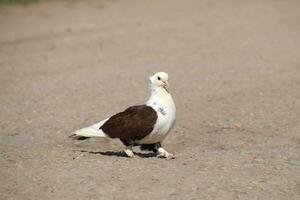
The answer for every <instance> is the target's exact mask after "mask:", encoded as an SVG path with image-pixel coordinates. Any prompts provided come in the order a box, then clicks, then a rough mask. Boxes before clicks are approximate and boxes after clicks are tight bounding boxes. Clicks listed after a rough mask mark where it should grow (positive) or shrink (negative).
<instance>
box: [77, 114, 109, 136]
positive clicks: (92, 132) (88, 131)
mask: <svg viewBox="0 0 300 200" xmlns="http://www.w3.org/2000/svg"><path fill="white" fill-rule="evenodd" d="M108 119H109V118H107V119H105V120H102V121H101V122H99V123H96V124H93V125H92V126H89V127H85V128H82V129H79V130H77V131H75V133H74V135H73V136H72V137H74V138H77V137H78V138H80V137H106V134H105V133H104V132H103V131H102V130H101V129H99V128H100V127H101V126H102V125H103V124H104V123H105V122H106V121H107V120H108Z"/></svg>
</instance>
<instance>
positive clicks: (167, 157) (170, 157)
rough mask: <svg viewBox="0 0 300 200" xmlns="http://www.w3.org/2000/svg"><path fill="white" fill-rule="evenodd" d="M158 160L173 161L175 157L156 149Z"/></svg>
mask: <svg viewBox="0 0 300 200" xmlns="http://www.w3.org/2000/svg"><path fill="white" fill-rule="evenodd" d="M157 157H158V158H165V159H167V160H171V159H175V156H174V155H173V154H172V153H169V152H167V151H166V150H164V149H163V148H161V147H160V148H158V155H157Z"/></svg>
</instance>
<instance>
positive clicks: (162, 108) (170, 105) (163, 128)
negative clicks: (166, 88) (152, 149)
mask: <svg viewBox="0 0 300 200" xmlns="http://www.w3.org/2000/svg"><path fill="white" fill-rule="evenodd" d="M147 105H149V106H151V107H152V108H153V109H154V110H155V111H156V112H157V121H156V124H155V126H154V128H153V131H152V132H151V134H150V135H148V136H146V137H145V138H143V139H142V140H140V141H139V143H140V144H150V143H155V142H161V141H163V140H164V138H165V137H166V136H167V134H168V133H169V131H170V129H171V128H172V127H173V125H174V121H175V114H176V108H175V104H174V102H173V100H172V98H171V99H167V101H166V100H165V99H161V98H153V99H152V101H151V100H150V101H149V102H148V103H147Z"/></svg>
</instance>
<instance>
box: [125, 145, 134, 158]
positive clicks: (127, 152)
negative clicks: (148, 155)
mask: <svg viewBox="0 0 300 200" xmlns="http://www.w3.org/2000/svg"><path fill="white" fill-rule="evenodd" d="M132 146H133V145H129V146H127V147H126V149H125V150H124V152H125V154H126V155H127V156H128V157H129V158H133V157H134V153H133V151H132Z"/></svg>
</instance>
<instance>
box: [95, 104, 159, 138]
mask: <svg viewBox="0 0 300 200" xmlns="http://www.w3.org/2000/svg"><path fill="white" fill-rule="evenodd" d="M156 120H157V113H156V111H155V110H154V109H153V108H151V107H149V106H146V105H139V106H132V107H129V108H127V109H126V110H125V111H123V112H120V113H118V114H116V115H114V116H112V117H111V118H109V120H107V121H106V122H105V123H104V124H103V125H102V126H101V127H100V129H102V131H103V132H104V133H105V134H107V135H108V136H110V137H111V138H119V139H121V140H125V141H135V140H140V139H142V138H144V137H146V136H147V135H148V134H149V133H151V131H152V130H153V128H154V125H155V123H156Z"/></svg>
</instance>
